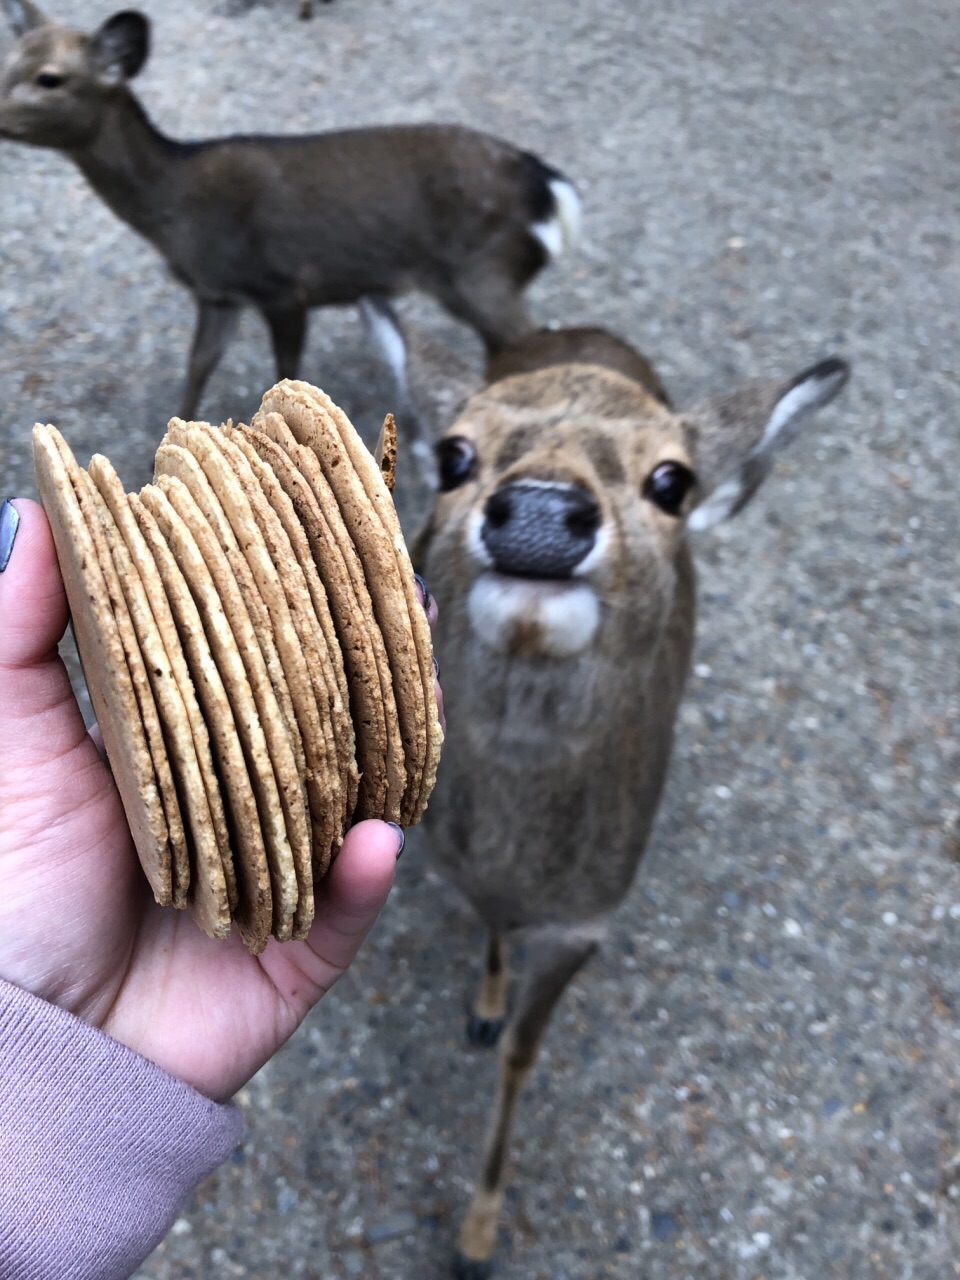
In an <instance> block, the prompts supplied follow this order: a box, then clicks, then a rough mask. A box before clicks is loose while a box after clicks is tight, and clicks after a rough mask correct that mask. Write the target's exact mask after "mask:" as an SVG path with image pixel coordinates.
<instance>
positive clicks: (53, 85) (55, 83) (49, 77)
mask: <svg viewBox="0 0 960 1280" xmlns="http://www.w3.org/2000/svg"><path fill="white" fill-rule="evenodd" d="M34 83H35V84H36V85H37V87H38V88H40V89H59V88H60V86H61V85H62V84H63V76H58V75H54V73H53V72H52V71H41V72H40V74H39V75H38V76H37V78H36V80H35V81H34Z"/></svg>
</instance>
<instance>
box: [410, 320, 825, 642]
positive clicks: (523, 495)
mask: <svg viewBox="0 0 960 1280" xmlns="http://www.w3.org/2000/svg"><path fill="white" fill-rule="evenodd" d="M573 333H576V331H573ZM589 334H590V336H589V346H588V351H589V354H588V357H587V359H588V361H589V363H582V362H580V361H579V360H578V359H577V355H576V352H577V345H576V342H575V341H574V339H573V338H572V337H571V331H557V333H556V334H549V333H547V334H545V335H539V336H538V339H537V342H536V343H531V344H530V345H529V348H528V358H527V360H526V363H524V360H523V359H521V358H519V357H518V356H517V355H516V353H514V354H513V355H512V356H511V364H510V366H508V368H509V373H508V376H506V377H504V378H502V379H501V380H499V381H497V382H494V383H493V384H492V385H490V386H488V387H487V388H486V389H485V390H484V391H482V392H480V393H479V394H478V395H476V396H474V397H473V398H472V399H471V400H469V401H468V403H467V405H466V407H465V408H464V411H463V413H462V414H461V416H460V417H459V419H458V420H457V421H456V422H455V423H454V424H453V426H452V427H450V429H449V430H448V431H447V432H446V434H445V435H444V436H443V437H442V438H441V439H440V441H439V442H438V444H437V449H436V452H437V459H438V468H439V489H440V493H439V495H438V498H437V502H436V507H435V511H434V514H433V517H432V520H431V523H430V526H429V527H428V530H427V532H426V541H427V543H428V544H429V547H430V560H431V563H432V565H433V566H436V567H434V568H433V569H432V573H433V578H434V589H435V591H436V592H437V594H438V596H439V598H440V600H441V603H442V604H443V605H444V607H445V608H449V607H450V606H449V605H448V603H447V599H445V596H447V597H450V598H451V601H452V600H456V601H461V602H462V605H463V610H464V615H465V616H464V620H463V622H462V623H461V625H464V626H466V627H467V629H468V630H469V632H470V633H471V634H472V635H473V636H474V637H475V639H476V640H477V641H478V642H479V643H480V644H482V645H483V646H484V647H485V648H486V649H488V650H490V651H492V652H495V653H498V654H501V655H504V656H507V657H511V658H518V657H519V658H525V659H529V660H534V661H541V662H551V661H557V660H561V659H567V658H573V657H574V656H576V655H578V654H581V653H583V652H584V651H586V650H587V649H589V648H599V649H601V650H603V649H608V648H609V647H610V646H611V645H612V646H613V647H614V648H617V647H618V646H619V647H620V648H621V649H622V646H623V644H624V643H625V641H624V639H623V634H622V633H623V628H624V626H626V627H627V629H628V632H629V637H630V640H629V653H630V661H631V662H642V661H643V655H644V652H645V650H647V651H652V649H653V648H654V647H655V641H656V638H657V637H658V635H659V634H660V632H661V630H662V628H663V625H664V623H665V620H666V618H667V615H668V613H669V608H670V602H671V600H672V596H673V586H674V582H675V578H676V564H677V557H678V555H679V553H680V549H681V547H682V545H683V543H684V541H685V533H686V531H687V529H694V530H697V529H706V528H709V527H710V526H711V525H713V524H716V523H717V522H719V521H720V520H723V519H726V518H727V517H729V516H732V515H735V514H736V513H737V512H739V511H740V510H742V508H743V507H744V506H745V505H746V503H747V502H748V501H749V500H750V498H751V497H752V496H753V494H754V493H755V492H756V490H757V489H758V487H759V486H760V484H761V482H762V481H763V479H764V478H765V476H766V475H767V474H768V473H769V471H770V468H771V466H772V465H773V461H774V459H775V457H776V454H777V453H778V452H779V450H780V449H782V448H783V447H784V446H785V445H786V444H787V443H788V442H789V441H790V440H791V439H792V438H793V437H794V436H795V435H796V434H797V432H798V430H799V429H800V426H801V425H802V422H803V421H804V419H805V418H806V417H807V416H808V415H809V414H810V413H812V412H813V411H814V410H815V409H817V408H819V407H820V406H822V405H824V404H826V403H827V402H828V401H830V400H832V399H833V397H834V396H835V395H836V394H837V392H838V391H839V390H840V388H841V387H842V386H843V384H844V383H845V382H846V380H847V376H848V367H847V365H846V364H845V363H844V362H843V361H842V360H838V359H829V360H824V361H822V362H821V363H819V364H816V365H813V366H812V367H811V368H808V369H805V370H804V371H803V372H802V373H800V374H797V375H796V376H795V377H792V378H789V379H786V380H771V381H764V382H755V383H750V384H748V385H746V386H744V387H741V388H740V389H739V390H737V391H734V392H733V393H731V394H729V395H725V396H720V397H718V398H715V399H711V400H708V401H707V402H706V403H704V404H702V405H700V406H698V407H696V408H694V409H691V410H690V411H688V412H686V413H675V412H673V411H672V410H671V409H669V408H668V407H667V406H666V404H665V403H664V402H663V401H664V397H663V394H662V389H661V388H659V383H656V382H655V381H654V382H651V380H650V378H649V377H643V376H641V375H642V374H643V367H642V365H641V364H638V363H636V362H634V364H633V365H632V366H631V365H630V364H629V363H628V362H627V361H626V360H625V357H624V354H623V344H622V343H620V342H619V341H618V340H615V339H613V338H612V337H611V338H609V343H608V346H607V348H606V350H605V349H604V343H603V342H602V341H601V340H600V339H599V338H598V336H597V331H594V330H591V331H589ZM551 339H553V341H551ZM555 351H559V352H561V357H562V358H561V361H560V362H557V361H556V360H555V359H554V352H555ZM605 357H606V358H605ZM636 360H637V361H639V360H640V358H639V357H637V358H636ZM625 369H626V370H627V372H624V370H625ZM651 374H652V371H651ZM438 574H439V575H440V577H439V580H438V578H437V575H438ZM454 607H457V606H454ZM614 633H616V634H614ZM623 656H625V655H623Z"/></svg>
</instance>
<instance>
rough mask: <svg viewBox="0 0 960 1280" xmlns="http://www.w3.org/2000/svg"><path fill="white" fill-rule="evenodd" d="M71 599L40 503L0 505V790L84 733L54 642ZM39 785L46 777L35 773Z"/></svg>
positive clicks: (20, 782)
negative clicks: (68, 595) (64, 586)
mask: <svg viewBox="0 0 960 1280" xmlns="http://www.w3.org/2000/svg"><path fill="white" fill-rule="evenodd" d="M66 625H67V600H66V595H65V593H64V589H63V581H62V579H61V577H60V569H59V566H58V564H57V553H56V549H55V548H54V545H53V536H52V534H51V532H50V526H49V524H48V523H47V518H46V516H45V515H44V513H43V509H42V508H41V507H40V506H38V504H37V503H35V502H30V501H28V500H27V499H25V498H21V499H16V500H15V501H11V500H9V499H8V500H7V501H5V502H4V503H3V506H2V507H0V791H3V790H5V789H7V787H8V786H10V785H16V786H17V787H18V788H19V789H20V791H21V792H22V790H23V789H24V787H26V789H27V790H28V791H29V790H32V789H33V788H32V785H31V783H30V779H31V776H32V771H33V770H35V769H41V770H42V767H43V766H44V765H45V764H46V763H47V762H49V761H50V760H55V759H57V758H62V757H63V756H64V755H65V754H66V753H68V752H70V751H71V750H73V749H74V748H75V747H76V746H78V745H79V744H80V743H81V742H82V741H83V738H84V737H85V729H84V724H83V717H82V716H81V714H80V708H79V707H78V706H77V702H76V699H75V698H74V696H73V690H72V689H71V687H70V678H69V676H68V675H67V671H66V668H65V667H64V665H63V663H62V661H61V660H60V657H59V656H58V654H57V644H58V642H59V641H60V638H61V637H62V636H63V633H64V630H65V629H66ZM36 781H37V784H38V785H40V786H42V780H41V779H40V778H37V779H36Z"/></svg>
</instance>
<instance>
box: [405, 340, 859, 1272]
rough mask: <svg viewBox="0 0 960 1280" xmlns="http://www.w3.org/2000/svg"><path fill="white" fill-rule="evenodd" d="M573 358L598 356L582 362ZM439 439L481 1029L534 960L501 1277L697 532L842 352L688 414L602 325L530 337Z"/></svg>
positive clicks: (447, 666) (522, 1010)
mask: <svg viewBox="0 0 960 1280" xmlns="http://www.w3.org/2000/svg"><path fill="white" fill-rule="evenodd" d="M578 352H580V353H582V355H583V359H582V360H579V361H578V360H577V355H578ZM497 367H499V368H502V369H503V370H504V372H505V376H504V377H503V378H502V379H500V380H498V381H495V382H494V383H493V384H492V385H490V386H488V387H487V388H486V389H485V390H484V391H482V392H481V393H479V394H478V395H476V396H474V397H473V398H472V399H471V400H470V401H468V402H467V405H466V406H465V408H464V410H463V413H462V415H461V417H460V418H459V419H458V421H457V422H456V423H454V425H453V426H452V427H451V428H450V429H449V431H448V432H447V433H446V434H445V435H444V436H443V437H442V438H441V439H440V441H439V442H438V444H437V455H438V462H439V471H440V494H439V496H438V498H437V501H436V505H435V508H434V511H433V513H432V516H431V518H430V520H429V522H428V524H427V526H426V528H425V530H424V533H423V535H422V538H421V544H420V548H419V551H418V555H417V558H418V560H420V561H421V562H422V565H423V572H424V574H425V576H426V577H427V580H428V581H429V582H430V585H431V588H432V589H433V591H434V593H435V594H436V596H437V599H438V602H439V605H440V619H439V623H438V627H437V631H436V633H435V645H436V648H437V652H438V654H439V656H440V660H441V662H442V665H443V688H444V701H445V706H446V715H447V725H448V731H447V737H446V741H445V744H444V760H443V766H442V771H441V775H440V778H439V781H438V786H437V789H436V791H435V792H434V795H433V798H432V799H431V804H430V810H429V813H428V817H427V822H428V827H429V849H430V855H431V857H432V859H433V861H434V863H435V865H436V866H437V868H438V869H439V870H440V871H441V873H442V874H443V875H444V876H446V877H447V878H448V879H450V880H451V881H452V882H453V883H455V884H456V885H457V886H458V887H459V888H460V889H461V890H462V891H463V892H464V893H465V895H466V896H467V898H468V899H469V900H470V902H471V904H472V905H473V907H474V908H475V909H476V911H477V913H478V914H479V916H480V917H481V919H482V920H483V922H484V923H485V925H486V926H487V928H488V929H489V931H490V936H491V941H490V945H489V949H488V957H487V967H486V974H485V977H484V981H483V984H482V986H481V990H480V995H479V998H478V1000H477V1003H476V1006H475V1012H474V1017H473V1019H472V1020H471V1024H470V1037H471V1039H472V1040H473V1042H474V1043H482V1044H489V1043H492V1042H493V1041H494V1040H495V1039H496V1037H497V1035H498V1033H499V1030H500V1028H501V1026H503V1024H504V1014H505V995H506V982H505V968H504V962H503V954H502V952H503V948H502V939H503V937H504V936H505V935H509V934H510V933H511V932H513V931H515V930H523V936H524V940H525V942H526V950H527V957H528V958H527V968H526V972H525V974H524V976H523V980H522V982H521V985H520V989H519V991H518V993H517V996H516V999H515V1002H514V1007H513V1010H512V1012H511V1015H510V1017H509V1019H508V1020H506V1025H505V1027H504V1033H503V1036H502V1038H501V1055H500V1078H499V1085H498V1092H497V1100H496V1104H495V1107H494V1113H493V1118H492V1123H491V1129H490V1135H489V1139H488V1144H487V1150H486V1155H485V1157H484V1162H483V1166H482V1172H481V1175H480V1180H479V1182H478V1184H477V1187H476V1190H475V1193H474V1197H473V1201H472V1203H471V1207H470V1212H469V1214H468V1216H467V1219H466V1221H465V1223H464V1225H463V1230H462V1232H461V1236H460V1256H459V1262H458V1274H459V1275H460V1276H463V1277H472V1278H475V1277H479V1276H483V1275H486V1274H487V1263H488V1259H489V1257H490V1255H491V1253H492V1250H493V1246H494V1241H495V1238H496V1230H497V1222H498V1217H499V1211H500V1205H501V1201H502V1197H503V1170H504V1160H505V1154H506V1150H507V1145H508V1139H509V1129H510V1123H511V1117H512V1114H513V1110H514V1107H515V1105H516V1101H517V1098H518V1095H519V1092H520V1089H521V1086H522V1083H523V1080H524V1078H525V1076H526V1074H527V1073H528V1072H529V1070H530V1068H531V1066H532V1064H533V1061H534V1058H535V1054H536V1048H537V1044H538V1041H539V1038H540V1036H541V1034H542V1032H543V1029H544V1027H545V1026H546V1023H547V1021H548V1019H549V1016H550V1013H551V1011H552V1009H553V1007H554V1005H555V1003H556V1001H557V1000H558V999H559V997H560V996H561V994H562V992H563V990H564V988H565V986H566V984H567V983H568V982H569V980H570V978H571V977H572V976H573V975H574V974H575V973H576V972H577V971H578V970H579V969H580V968H581V967H582V965H583V964H584V963H585V961H586V960H587V959H588V957H589V956H590V955H591V953H592V951H593V950H594V949H595V948H596V946H597V945H598V943H599V942H600V941H601V940H602V938H603V936H604V932H605V928H606V923H607V921H608V919H609V917H610V915H611V913H612V912H613V911H614V910H615V908H616V907H617V906H618V905H619V904H620V902H621V901H622V900H623V898H624V896H625V894H626V893H627V890H628V889H629V887H630V885H631V883H632V881H633V879H634V876H635V873H636V869H637V866H638V863H639V861H640V859H641V857H642V854H643V851H644V848H645V845H646V842H647V838H648V836H649V833H650V829H651V826H652V824H653V820H654V817H655V815H656V811H657V805H658V803H659V799H660V794H661V791H662V787H663V783H664V780H665V777H666V772H667V766H668V763H669V757H670V750H671V743H672V737H673V727H674V722H675V717H676V712H677V707H678V705H679V701H680V697H681V694H682V691H683V684H684V679H685V676H686V673H687V669H688V666H689V663H690V656H691V651H692V646H693V636H694V620H695V599H694V597H695V592H694V574H693V564H692V559H691V555H690V549H689V546H688V542H687V536H686V530H687V528H688V527H693V528H698V527H699V528H706V527H709V525H711V524H713V523H715V522H716V521H717V520H719V519H722V518H725V517H726V516H729V515H732V514H734V513H735V512H736V511H738V510H739V509H740V507H741V506H742V505H743V504H744V503H745V502H746V501H747V500H748V499H749V497H750V496H751V494H752V493H753V491H754V490H755V489H756V487H757V486H758V485H759V483H760V481H761V480H762V478H763V476H764V475H765V474H766V472H767V471H768V470H769V468H770V466H771V463H772V460H773V457H774V454H775V452H776V451H777V450H778V449H779V448H781V447H782V445H783V444H784V443H786V442H787V441H788V440H789V439H790V438H791V436H792V435H793V434H794V432H795V431H796V429H797V426H798V424H799V422H800V421H801V420H802V419H803V418H804V417H805V416H807V414H808V413H809V412H810V411H812V410H813V409H815V408H817V407H818V406H819V405H821V404H824V403H826V402H827V401H828V400H829V399H831V398H832V397H833V396H834V395H835V394H836V393H837V391H838V390H839V389H840V387H841V386H842V385H843V383H844V382H845V380H846V377H847V368H846V366H845V365H844V364H843V362H842V361H839V360H835V359H834V360H827V361H824V362H823V363H822V364H820V365H817V366H814V367H813V368H811V369H808V370H806V371H805V372H804V373H802V374H801V375H799V377H797V378H796V379H793V380H791V381H789V382H786V383H779V384H778V383H761V384H754V385H751V386H748V387H747V388H744V389H743V390H742V391H740V392H738V393H735V394H734V395H732V396H728V397H724V398H719V399H716V400H713V401H711V402H708V403H707V404H705V405H702V406H700V407H699V408H698V409H696V410H693V411H691V412H690V413H689V414H685V415H678V414H675V413H674V412H673V411H672V410H670V409H669V408H668V407H667V404H666V403H665V400H666V397H665V395H664V394H663V391H662V388H661V387H660V384H659V382H658V381H657V379H656V376H655V374H653V371H652V370H651V369H650V368H649V366H648V365H646V362H645V361H643V360H642V359H641V357H639V355H637V354H636V353H633V355H632V356H631V354H630V352H629V349H625V344H623V343H621V342H620V341H619V340H618V339H614V338H613V337H612V336H611V335H605V334H604V333H603V332H602V331H598V330H566V331H564V330H558V331H555V332H541V333H538V334H531V335H528V336H527V337H525V338H523V339H521V340H520V341H519V342H518V343H517V344H515V345H514V346H513V347H512V348H510V349H508V350H507V351H506V352H504V353H503V356H502V357H501V358H500V359H499V360H498V361H495V362H494V364H493V368H494V370H496V368H497Z"/></svg>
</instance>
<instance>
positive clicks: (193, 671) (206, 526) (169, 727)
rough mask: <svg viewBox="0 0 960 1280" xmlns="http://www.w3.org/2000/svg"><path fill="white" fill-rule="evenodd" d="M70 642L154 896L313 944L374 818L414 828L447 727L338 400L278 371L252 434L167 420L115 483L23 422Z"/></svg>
mask: <svg viewBox="0 0 960 1280" xmlns="http://www.w3.org/2000/svg"><path fill="white" fill-rule="evenodd" d="M33 447H34V457H35V460H36V469H37V485H38V488H39V491H40V496H41V498H42V500H43V504H44V507H45V508H46V511H47V515H48V517H49V519H50V523H51V526H52V528H53V535H54V540H55V542H56V547H57V554H58V557H59V560H60V566H61V569H62V572H63V578H64V582H65V583H66V589H67V598H68V600H69V604H70V612H71V616H72V620H73V628H74V632H75V635H76V641H77V649H78V651H79V654H80V660H81V663H82V665H83V670H84V674H85V676H86V680H87V684H88V687H89V690H90V698H91V701H92V703H93V708H94V711H95V713H96V716H97V720H98V722H99V725H100V729H101V732H102V734H103V741H104V745H105V747H106V751H107V756H108V759H109V761H110V764H111V767H112V769H113V773H114V777H115V778H116V782H117V787H118V789H119V791H120V796H121V798H122V800H123V806H124V809H125V810H126V814H127V819H128V821H129V824H130V829H131V831H132V833H133V838H134V841H135V843H136V847H137V851H138V853H139V855H140V860H141V862H142V864H143V868H144V871H145V873H146V875H147V878H148V880H149V882H150V885H151V887H152V889H153V892H154V895H155V897H156V899H157V901H158V902H160V903H162V904H173V905H174V906H177V907H188V908H189V909H190V911H191V912H192V913H193V916H194V918H195V919H196V921H197V923H198V924H199V925H200V926H201V927H202V928H203V929H204V930H205V931H206V932H207V933H208V934H210V935H211V936H212V937H218V938H219V937H225V936H226V935H227V934H228V933H229V932H230V928H231V923H232V922H233V921H236V923H237V927H238V929H239V931H240V934H241V936H242V938H243V940H244V942H245V944H246V945H247V947H248V948H249V949H250V951H252V952H254V953H257V952H260V951H261V950H262V949H263V947H264V946H265V945H266V941H267V938H268V937H269V936H271V934H272V935H273V936H274V937H275V938H278V939H280V940H281V941H285V940H288V939H291V938H304V937H305V936H306V934H307V932H308V930H309V928H310V924H311V922H312V920H313V916H314V887H315V885H316V884H317V883H318V881H319V880H320V879H321V878H322V877H323V876H324V875H325V874H326V872H327V870H328V868H329V866H330V864H331V862H332V860H333V859H334V858H335V857H336V854H337V851H338V849H339V848H340V845H341V843H342V841H343V837H344V834H345V832H346V831H347V829H348V828H349V826H350V825H351V824H352V823H353V822H356V821H359V820H360V819H361V818H372V817H376V818H384V819H386V820H388V821H392V822H398V823H400V824H401V825H402V826H408V825H410V824H412V823H415V822H418V821H419V819H420V816H421V814H422V813H423V810H424V809H425V807H426V804H427V800H428V798H429V796H430V792H431V790H432V788H433V784H434V779H435V777H436V770H437V763H438V760H439V755H440V745H441V742H442V739H443V734H442V731H441V728H440V722H439V718H438V713H437V705H436V699H435V696H434V683H433V652H432V646H431V640H430V631H429V628H428V626H427V620H426V615H425V613H424V610H423V608H422V607H421V605H420V603H419V600H418V598H417V595H416V589H415V585H414V576H413V569H412V567H411V564H410V558H409V556H408V554H407V549H406V546H405V544H404V541H403V536H402V534H401V531H400V524H399V521H398V520H397V516H396V512H395V510H394V505H393V498H392V496H391V491H392V488H393V470H394V465H395V459H396V434H395V431H394V428H393V420H392V418H388V419H387V422H386V423H385V424H384V431H383V434H382V435H381V441H380V445H379V447H378V451H377V454H378V456H377V458H376V459H375V458H374V457H373V456H372V455H371V454H370V453H369V452H368V450H367V449H366V448H365V446H364V444H363V442H362V441H361V439H360V437H359V436H358V435H357V433H356V431H355V430H354V428H353V426H352V425H351V423H350V421H349V420H348V419H347V417H346V416H345V414H343V413H342V412H341V410H340V409H338V408H337V406H336V405H335V404H333V402H332V401H331V400H330V399H329V398H328V397H327V396H326V395H324V393H323V392H322V391H318V390H317V389H316V388H315V387H311V386H309V385H308V384H307V383H303V382H290V381H284V382H281V383H279V384H278V385H277V386H276V387H274V388H273V389H272V390H271V391H268V392H267V394H266V395H265V396H264V398H263V403H262V405H261V407H260V410H259V412H258V413H257V414H256V416H255V417H254V418H253V420H252V421H251V423H250V425H249V426H244V425H240V426H233V425H232V424H231V423H227V424H226V425H224V426H222V427H212V426H210V425H209V424H208V423H203V422H182V421H180V420H179V419H177V418H174V419H173V420H172V421H171V422H170V424H169V427H168V430H167V434H166V436H165V437H164V439H163V441H162V443H161V445H160V448H159V449H158V451H157V455H156V461H155V471H154V482H153V484H150V485H147V486H146V487H145V488H143V489H141V490H140V492H139V494H134V493H125V492H124V490H123V486H122V484H121V483H120V480H119V479H118V477H117V474H116V472H115V471H114V469H113V468H112V467H111V465H110V463H109V462H108V461H107V459H106V458H104V457H101V456H100V455H96V456H94V457H93V458H92V459H91V461H90V465H89V468H88V470H86V471H85V470H83V468H81V467H80V466H78V464H77V462H76V460H75V458H74V456H73V454H72V453H71V452H70V449H69V448H68V446H67V444H66V443H65V441H64V440H63V438H62V437H61V436H60V434H59V433H58V432H57V431H56V429H55V428H54V427H51V426H41V425H38V426H36V427H35V428H34V434H33Z"/></svg>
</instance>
